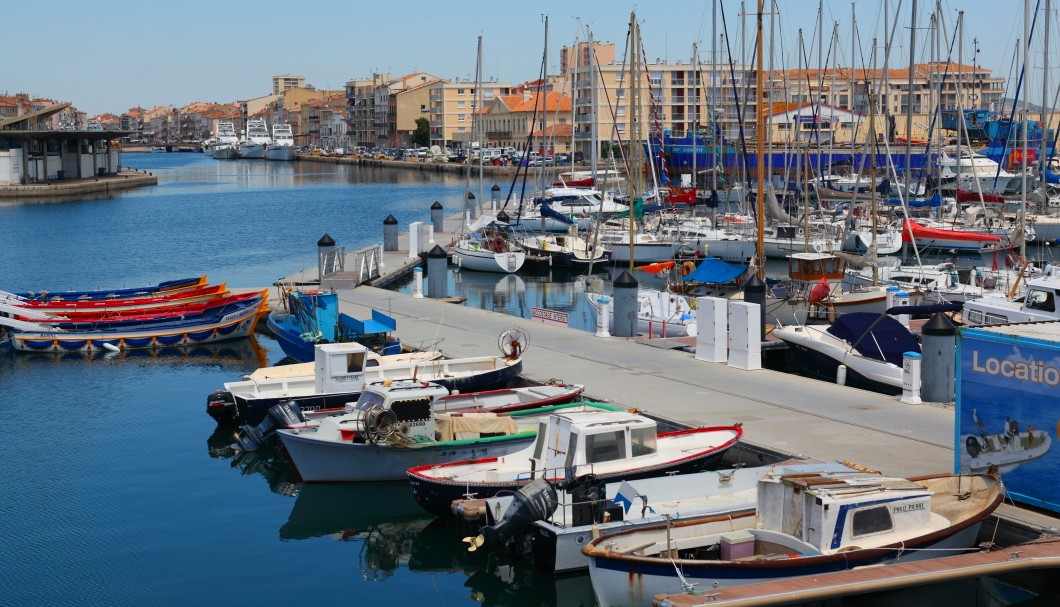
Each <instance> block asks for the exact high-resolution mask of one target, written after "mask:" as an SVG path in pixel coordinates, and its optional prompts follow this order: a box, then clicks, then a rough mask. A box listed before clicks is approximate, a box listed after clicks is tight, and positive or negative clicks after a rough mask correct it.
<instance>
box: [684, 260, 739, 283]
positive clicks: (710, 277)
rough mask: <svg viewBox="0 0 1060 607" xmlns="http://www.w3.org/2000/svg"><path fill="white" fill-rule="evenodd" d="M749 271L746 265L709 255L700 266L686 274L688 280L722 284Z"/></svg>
mask: <svg viewBox="0 0 1060 607" xmlns="http://www.w3.org/2000/svg"><path fill="white" fill-rule="evenodd" d="M746 271H747V268H746V267H744V266H738V265H736V264H732V263H729V262H727V261H724V260H722V259H720V258H718V257H707V258H706V259H704V260H703V261H701V262H700V263H699V267H697V268H696V269H695V270H693V271H692V272H690V273H689V274H688V275H687V276H685V278H684V279H685V280H686V281H695V282H709V283H712V284H721V283H724V282H729V281H731V280H733V279H735V278H736V277H737V276H740V275H741V274H743V273H744V272H746Z"/></svg>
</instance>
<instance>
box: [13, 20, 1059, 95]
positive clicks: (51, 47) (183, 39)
mask: <svg viewBox="0 0 1060 607" xmlns="http://www.w3.org/2000/svg"><path fill="white" fill-rule="evenodd" d="M1035 1H1037V0H1032V3H1031V6H1032V9H1033V6H1034V2H1035ZM1041 1H1042V2H1043V6H1044V0H1041ZM719 2H720V4H721V7H720V8H719V9H718V17H717V31H718V34H719V36H720V35H721V34H722V33H723V24H722V17H721V15H722V12H724V15H725V23H726V25H727V26H728V30H729V41H730V49H731V54H732V55H733V56H734V57H735V58H736V60H737V62H739V58H740V57H741V50H740V48H741V40H742V37H741V34H740V32H741V28H745V29H744V31H745V32H746V47H747V49H748V50H747V57H748V61H750V57H751V54H750V53H751V49H753V46H754V44H753V41H754V30H755V23H754V18H753V16H751V17H747V18H745V19H743V20H741V18H740V17H739V14H740V12H741V11H740V2H739V0H719ZM889 2H890V11H891V12H892V13H897V21H898V23H899V25H900V29H899V30H898V32H897V33H896V34H895V38H894V44H893V47H892V51H891V61H890V64H891V66H892V67H893V66H903V65H906V64H907V63H908V60H909V32H910V29H909V26H910V17H909V15H910V8H911V5H912V2H913V0H902V1H901V4H902V6H901V10H900V12H899V11H898V4H899V0H889ZM766 3H767V7H768V4H769V0H766ZM713 5H714V0H696V1H692V0H665V1H661V2H660V1H658V0H653V1H651V2H645V3H643V4H642V5H636V4H623V3H622V2H621V1H615V0H610V1H608V0H566V1H559V0H537V1H535V2H512V1H508V0H501V1H499V2H488V1H481V0H480V1H478V2H465V1H464V0H450V1H438V0H434V1H433V2H426V1H423V0H401V1H391V2H377V1H365V0H301V1H300V2H278V1H274V0H257V1H255V2H249V1H243V0H220V1H218V0H213V1H204V0H181V1H179V2H160V1H157V0H148V1H146V2H145V1H144V0H136V1H126V0H97V1H94V2H85V1H84V0H54V1H53V2H50V3H47V4H45V5H41V4H39V3H32V2H4V3H3V5H2V8H0V16H2V21H3V22H4V23H6V24H7V25H8V27H6V28H5V35H4V43H5V47H6V48H7V49H8V50H9V51H11V50H12V49H14V52H12V53H11V54H8V55H7V57H9V58H11V57H13V58H15V59H14V60H11V59H5V60H4V61H3V62H0V94H4V93H6V94H14V93H16V92H26V93H29V94H30V95H32V96H41V97H48V98H52V99H56V100H59V101H71V102H73V103H74V105H75V106H77V107H78V108H79V109H80V110H82V111H85V112H87V113H88V114H89V115H95V114H98V113H103V112H111V113H115V114H120V113H122V112H123V111H125V110H127V109H128V108H130V107H136V106H142V107H146V108H151V107H154V106H156V105H174V106H181V105H184V104H186V103H189V102H192V101H207V102H220V103H226V102H232V101H235V100H238V99H249V98H253V97H258V96H261V95H266V94H269V93H270V92H271V83H272V80H271V78H272V76H274V75H279V74H285V73H287V74H296V75H303V76H305V77H306V79H307V82H308V83H309V84H312V85H313V86H315V87H317V88H319V89H341V88H342V87H343V85H344V84H345V83H346V81H347V80H351V79H356V78H365V77H370V76H371V74H372V73H373V72H379V73H391V74H394V75H395V76H397V75H403V74H406V73H412V72H419V71H422V72H428V73H430V74H433V75H436V76H439V77H442V78H448V79H455V78H462V79H473V78H474V73H475V55H476V50H475V47H476V40H477V37H478V36H479V35H481V36H482V38H483V56H484V60H483V70H482V71H483V80H488V79H490V78H493V79H496V80H498V81H502V82H512V83H519V82H524V81H527V80H533V79H536V78H537V77H538V75H539V74H540V71H541V58H542V51H543V50H544V46H545V34H544V20H543V17H544V16H545V15H547V16H548V18H549V35H548V49H549V53H548V55H549V62H548V63H549V73H550V74H555V73H558V71H559V48H560V47H561V46H564V45H571V44H573V43H574V42H575V41H576V40H585V39H586V32H585V30H586V27H589V28H591V29H592V31H593V36H594V38H595V39H596V40H598V41H610V42H613V43H615V45H616V54H618V55H619V56H621V55H622V53H623V50H624V49H625V41H626V31H627V29H628V24H629V18H630V12H631V11H633V10H636V12H637V17H638V20H639V21H640V23H641V30H642V38H643V45H644V49H645V54H646V55H647V57H648V60H649V61H654V60H655V59H661V60H664V61H666V60H669V61H672V62H676V61H679V60H680V61H685V62H687V61H689V60H690V59H691V56H692V45H693V43H698V45H699V48H700V53H699V57H700V60H701V61H704V62H705V61H709V59H710V47H711V44H710V42H711V39H712V35H711V28H712V11H713ZM777 5H778V7H779V11H780V14H779V15H777V16H776V18H775V27H776V38H775V42H774V49H775V53H776V55H775V56H776V62H777V65H776V67H777V68H778V69H785V68H794V67H796V63H795V62H796V57H797V55H796V53H795V48H796V46H797V45H796V39H797V31H798V29H799V28H802V29H803V30H804V37H805V43H804V44H805V46H806V47H807V50H806V53H807V54H808V55H809V62H810V66H811V67H815V66H816V65H817V64H818V59H817V42H816V37H815V36H816V34H815V30H816V27H817V23H816V22H817V7H818V0H777ZM1057 5H1058V8H1060V1H1058V2H1057ZM754 6H755V0H747V10H748V11H751V12H753V11H754ZM854 6H855V10H856V15H857V29H858V32H859V38H860V40H859V44H858V46H859V51H858V53H857V54H856V64H857V66H858V67H862V66H863V65H864V64H867V63H868V62H869V58H870V53H871V46H872V38H873V37H874V36H875V37H877V38H879V42H878V44H879V46H881V47H882V45H883V16H882V9H883V0H856V2H855V5H854ZM933 7H934V2H932V1H931V0H919V5H918V11H917V12H918V15H919V16H918V22H917V32H918V42H917V53H916V54H917V62H926V61H927V60H928V59H929V58H930V56H929V55H928V54H927V53H928V52H929V51H928V48H927V47H928V46H929V45H928V44H927V41H928V36H929V33H928V31H927V30H926V29H921V28H925V27H926V26H927V23H928V14H929V13H930V12H931V10H932V8H933ZM942 9H943V14H944V15H945V20H946V23H945V26H946V28H947V29H948V31H949V32H951V33H950V34H947V36H946V39H947V42H946V44H944V45H943V47H944V48H945V47H946V46H948V45H949V39H950V37H951V36H952V32H953V31H954V28H955V24H956V21H957V11H958V10H963V11H965V28H964V32H965V33H964V39H965V53H964V57H965V63H971V62H972V59H971V56H972V49H973V42H972V41H973V39H975V38H978V41H979V43H978V44H979V49H980V53H979V54H978V55H977V57H978V63H979V65H981V66H983V67H986V68H988V69H992V70H994V73H995V75H998V76H1000V77H1003V78H1008V77H1010V76H1011V74H1013V73H1015V72H1013V69H1014V67H1013V66H1014V61H1013V55H1014V50H1015V48H1016V42H1017V40H1018V39H1020V38H1022V36H1023V13H1022V2H1020V0H946V1H944V2H942ZM767 11H768V8H767ZM1055 12H1056V11H1055V10H1054V13H1055ZM850 13H851V2H850V1H849V0H842V1H836V0H826V1H825V2H824V29H825V39H824V45H825V53H826V54H827V53H828V50H827V47H828V44H829V41H830V39H831V32H832V24H833V22H838V23H839V34H838V38H839V43H838V48H837V55H838V57H839V59H838V61H839V65H840V66H841V67H845V66H847V65H849V64H850V61H851V60H850V56H851V51H850V48H851V43H850V23H851V18H850ZM1041 14H1043V15H1044V10H1043V11H1042V13H1041ZM893 22H894V20H893V19H892V23H893ZM765 28H766V30H767V33H766V38H765V40H766V41H767V42H766V44H767V45H768V40H769V37H768V36H769V35H768V29H769V19H768V16H767V18H766V23H765ZM1039 30H1041V28H1039ZM1058 35H1060V26H1058V25H1057V21H1056V18H1055V15H1054V20H1053V26H1052V33H1051V35H1050V38H1051V39H1055V38H1056V37H1057V36H1058ZM1043 37H1044V36H1043V35H1041V34H1039V35H1038V36H1036V37H1035V38H1036V39H1035V40H1034V44H1033V47H1034V48H1035V49H1037V50H1034V51H1032V53H1031V57H1032V59H1033V60H1034V61H1035V62H1037V63H1039V64H1040V63H1041V61H1042V57H1043V55H1044V53H1043V52H1042V48H1041V43H1040V40H1041V39H1042V38H1043ZM1052 44H1053V46H1054V47H1056V48H1057V49H1058V50H1060V41H1054V42H1053V43H1052ZM878 53H879V59H878V62H879V66H880V67H882V64H883V57H882V56H883V51H882V48H881V49H880V50H879V51H878ZM1050 54H1054V53H1052V52H1051V53H1050ZM728 56H729V52H727V51H725V50H724V49H721V50H719V59H720V60H725V61H727V60H728ZM956 59H957V51H956V47H954V51H953V60H954V61H956ZM1051 63H1055V64H1056V65H1057V67H1058V68H1060V55H1058V58H1057V59H1056V60H1055V61H1052V62H1051ZM1015 67H1018V64H1015ZM1056 71H1057V69H1056V68H1053V67H1050V70H1049V73H1050V82H1051V84H1050V86H1051V87H1054V88H1055V86H1056V84H1057V83H1060V74H1057V73H1056ZM1041 73H1042V70H1041V66H1040V65H1039V67H1038V68H1037V69H1036V70H1035V71H1033V72H1032V76H1031V78H1030V79H1029V87H1030V90H1031V91H1032V94H1034V95H1037V97H1035V98H1032V99H1035V100H1036V99H1037V98H1040V96H1041V93H1040V90H1041V84H1040V82H1041V80H1040V78H1041ZM1036 83H1037V86H1035V85H1036Z"/></svg>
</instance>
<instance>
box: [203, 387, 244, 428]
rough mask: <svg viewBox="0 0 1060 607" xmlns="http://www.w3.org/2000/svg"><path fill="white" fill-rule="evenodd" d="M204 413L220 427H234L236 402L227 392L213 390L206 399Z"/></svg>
mask: <svg viewBox="0 0 1060 607" xmlns="http://www.w3.org/2000/svg"><path fill="white" fill-rule="evenodd" d="M206 412H207V413H209V414H210V417H212V418H214V421H216V422H217V423H218V424H220V425H235V423H236V417H237V415H238V411H237V409H236V400H235V399H234V398H232V393H231V392H229V391H228V390H214V391H213V392H211V393H210V395H209V396H207V397H206Z"/></svg>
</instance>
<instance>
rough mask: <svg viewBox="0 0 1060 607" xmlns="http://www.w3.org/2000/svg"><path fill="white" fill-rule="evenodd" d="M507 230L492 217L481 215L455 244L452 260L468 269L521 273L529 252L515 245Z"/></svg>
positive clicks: (504, 225)
mask: <svg viewBox="0 0 1060 607" xmlns="http://www.w3.org/2000/svg"><path fill="white" fill-rule="evenodd" d="M506 227H507V226H506V224H505V223H504V222H498V220H497V218H495V217H493V216H492V215H482V216H481V217H479V218H478V219H477V220H475V222H474V223H472V224H471V225H469V226H468V227H467V232H466V234H465V235H464V236H462V237H460V238H459V239H457V241H456V242H455V243H453V261H454V262H455V263H456V265H458V266H459V267H460V268H461V269H465V270H475V271H477V272H502V273H506V274H512V273H514V272H518V271H519V270H520V269H521V268H522V267H523V264H524V263H526V251H524V250H523V249H522V248H521V247H520V246H519V245H518V244H516V243H515V242H513V240H512V238H511V237H510V235H509V233H508V232H507V230H506Z"/></svg>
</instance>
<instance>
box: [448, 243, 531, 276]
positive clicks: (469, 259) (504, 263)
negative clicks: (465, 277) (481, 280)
mask: <svg viewBox="0 0 1060 607" xmlns="http://www.w3.org/2000/svg"><path fill="white" fill-rule="evenodd" d="M453 257H454V259H455V260H456V263H457V264H458V265H459V266H460V267H461V268H462V269H464V270H474V271H476V272H500V273H503V274H512V273H514V272H518V271H519V270H520V268H522V267H523V264H524V263H525V262H526V253H524V252H523V251H505V252H501V253H494V252H492V251H490V250H488V249H471V248H466V247H461V246H457V247H456V248H455V249H454V253H453Z"/></svg>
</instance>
